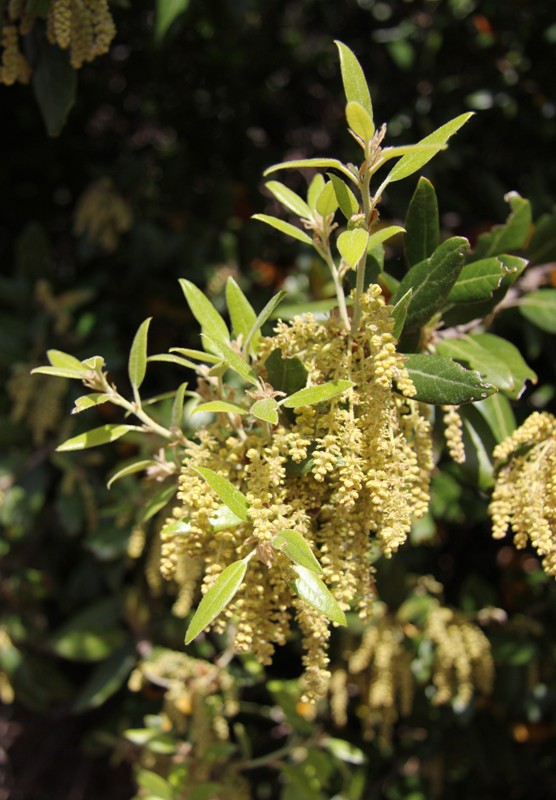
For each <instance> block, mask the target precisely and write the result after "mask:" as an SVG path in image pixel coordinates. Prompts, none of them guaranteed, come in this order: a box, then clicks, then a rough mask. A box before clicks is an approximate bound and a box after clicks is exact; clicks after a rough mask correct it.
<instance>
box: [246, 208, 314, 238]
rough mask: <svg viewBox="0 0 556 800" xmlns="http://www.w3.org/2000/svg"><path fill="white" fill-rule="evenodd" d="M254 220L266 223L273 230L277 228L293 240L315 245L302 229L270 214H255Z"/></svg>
mask: <svg viewBox="0 0 556 800" xmlns="http://www.w3.org/2000/svg"><path fill="white" fill-rule="evenodd" d="M252 219H258V220H259V221H260V222H266V224H267V225H270V226H271V227H272V228H276V230H277V231H280V233H285V234H286V236H291V237H292V239H297V240H298V241H300V242H303V243H304V244H311V245H312V244H313V240H312V239H311V237H310V236H308V235H307V234H306V233H305V232H304V231H302V230H301V229H300V228H296V227H295V225H292V224H291V223H289V222H284V220H283V219H278V217H271V216H270V215H269V214H253V217H252Z"/></svg>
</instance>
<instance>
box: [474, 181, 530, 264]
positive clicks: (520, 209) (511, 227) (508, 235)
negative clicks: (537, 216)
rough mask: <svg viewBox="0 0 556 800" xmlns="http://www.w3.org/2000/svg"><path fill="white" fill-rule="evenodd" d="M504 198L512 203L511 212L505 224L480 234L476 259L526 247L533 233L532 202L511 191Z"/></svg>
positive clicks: (475, 254)
mask: <svg viewBox="0 0 556 800" xmlns="http://www.w3.org/2000/svg"><path fill="white" fill-rule="evenodd" d="M504 200H506V202H507V203H509V204H510V207H511V209H512V210H511V213H510V215H509V216H508V218H507V220H506V222H505V223H504V224H503V225H495V226H494V227H493V228H492V230H490V231H489V232H488V233H483V234H482V235H481V236H479V239H478V241H477V245H476V247H475V252H474V254H473V257H474V259H475V260H477V259H480V258H487V257H488V256H497V255H500V253H508V252H511V251H512V250H521V249H522V248H524V247H525V245H526V243H527V240H528V239H529V236H530V234H531V222H532V212H531V203H530V202H529V200H525V199H524V198H523V197H520V195H519V194H518V193H517V192H509V193H508V194H507V195H505V197H504Z"/></svg>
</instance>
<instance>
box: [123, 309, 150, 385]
mask: <svg viewBox="0 0 556 800" xmlns="http://www.w3.org/2000/svg"><path fill="white" fill-rule="evenodd" d="M151 319H152V317H148V318H147V319H146V320H145V321H144V322H142V323H141V325H140V326H139V330H138V331H137V333H136V334H135V338H134V340H133V344H132V345H131V350H130V353H129V363H128V374H129V380H130V383H131V385H132V386H133V388H134V389H139V388H140V386H141V384H142V383H143V380H144V379H145V372H146V370H147V336H148V333H149V325H150V324H151Z"/></svg>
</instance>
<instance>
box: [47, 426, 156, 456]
mask: <svg viewBox="0 0 556 800" xmlns="http://www.w3.org/2000/svg"><path fill="white" fill-rule="evenodd" d="M130 431H137V432H139V433H145V431H144V429H143V428H140V427H139V426H138V425H101V426H100V428H93V430H90V431H85V433H80V434H79V435H78V436H73V437H72V438H71V439H67V440H66V441H65V442H63V443H62V444H61V445H58V447H57V448H56V450H57V451H58V452H69V451H71V450H85V449H86V448H87V447H97V446H98V445H101V444H109V443H110V442H115V441H116V439H120V438H121V437H122V436H125V434H126V433H129V432H130Z"/></svg>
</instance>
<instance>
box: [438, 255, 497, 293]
mask: <svg viewBox="0 0 556 800" xmlns="http://www.w3.org/2000/svg"><path fill="white" fill-rule="evenodd" d="M508 271H509V270H508V268H507V267H506V265H505V264H504V263H503V262H502V261H501V260H500V259H499V258H496V257H495V256H493V257H492V258H482V259H481V260H480V261H473V262H472V263H471V264H466V265H465V267H463V269H462V271H461V272H460V274H459V278H458V279H457V281H456V283H455V284H454V286H453V288H452V291H451V292H450V294H449V295H448V302H449V303H477V302H482V301H483V300H489V299H490V298H491V297H492V296H493V293H494V291H495V289H498V287H499V286H500V283H501V281H502V277H503V275H504V274H505V273H507V272H508Z"/></svg>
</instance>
